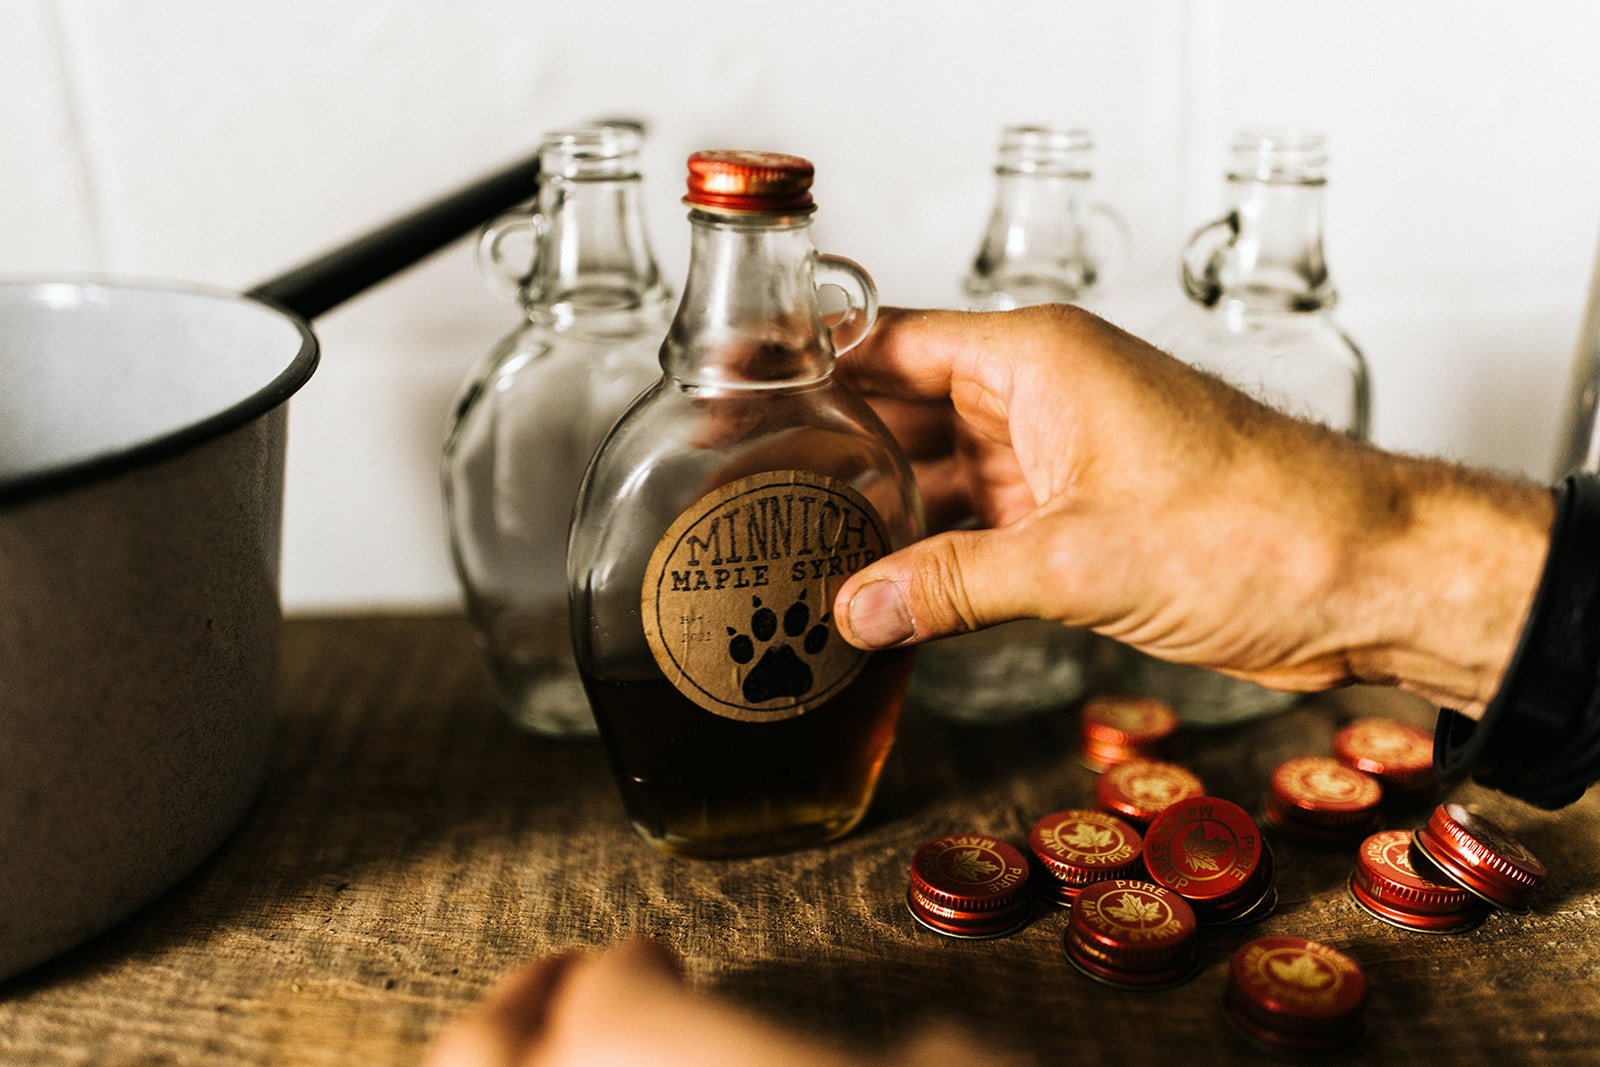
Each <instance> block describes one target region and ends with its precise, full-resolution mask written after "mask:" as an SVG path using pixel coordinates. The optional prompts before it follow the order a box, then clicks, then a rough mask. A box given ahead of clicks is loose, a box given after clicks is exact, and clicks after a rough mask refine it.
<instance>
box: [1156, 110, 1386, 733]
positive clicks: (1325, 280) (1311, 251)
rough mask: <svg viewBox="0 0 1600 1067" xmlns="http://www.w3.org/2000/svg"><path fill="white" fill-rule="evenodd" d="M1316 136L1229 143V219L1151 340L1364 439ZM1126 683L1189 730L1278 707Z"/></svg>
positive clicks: (1170, 680)
mask: <svg viewBox="0 0 1600 1067" xmlns="http://www.w3.org/2000/svg"><path fill="white" fill-rule="evenodd" d="M1327 169H1328V156H1327V150H1326V146H1325V144H1324V142H1323V138H1322V137H1321V136H1320V135H1317V134H1310V133H1300V132H1264V131H1246V132H1244V133H1241V134H1239V136H1238V137H1236V138H1235V139H1234V141H1233V145H1232V163H1231V165H1230V166H1229V168H1228V175H1227V191H1228V196H1229V201H1230V208H1229V211H1228V213H1227V214H1226V215H1224V216H1223V217H1222V218H1220V219H1218V220H1217V221H1215V222H1212V223H1210V224H1208V225H1206V226H1204V227H1202V228H1201V229H1200V230H1199V231H1198V232H1196V233H1195V235H1194V236H1193V237H1192V238H1190V240H1189V244H1188V246H1187V247H1186V248H1185V249H1184V253H1183V287H1184V292H1185V293H1186V294H1187V296H1188V298H1189V304H1188V305H1187V306H1186V307H1185V308H1184V310H1183V311H1181V312H1180V313H1179V314H1178V315H1177V316H1176V317H1175V318H1174V320H1173V321H1172V322H1170V323H1169V324H1168V325H1167V327H1166V329H1165V330H1164V331H1162V332H1161V333H1159V334H1158V335H1157V337H1156V340H1157V342H1158V343H1160V344H1162V346H1163V347H1164V348H1166V349H1167V350H1168V351H1169V352H1171V353H1172V354H1173V355H1175V356H1177V357H1178V358H1179V359H1182V360H1184V361H1186V362H1188V363H1190V364H1193V365H1194V366H1197V367H1201V368H1203V369H1205V370H1209V371H1211V372H1213V373H1215V374H1216V375H1217V376H1219V377H1221V378H1223V379H1224V380H1226V381H1228V382H1230V383H1231V384H1233V385H1235V386H1237V387H1239V388H1240V389H1243V390H1244V391H1245V392H1247V393H1250V394H1252V395H1254V396H1255V397H1257V398H1258V399H1260V400H1262V401H1263V402H1265V403H1267V404H1270V405H1272V406H1273V407H1276V408H1279V409H1280V410H1283V411H1286V412H1288V413H1290V414H1292V415H1296V416H1299V417H1302V418H1306V419H1311V420H1313V421H1316V422H1320V423H1323V424H1325V425H1327V426H1330V427H1332V428H1334V429H1336V430H1342V431H1344V432H1345V433H1348V434H1350V435H1352V436H1355V437H1362V438H1364V437H1366V435H1367V432H1368V419H1369V409H1370V405H1371V399H1370V385H1369V382H1368V378H1367V366H1366V361H1365V360H1364V359H1363V358H1362V356H1361V353H1360V351H1358V350H1357V348H1356V346H1355V345H1354V344H1353V343H1352V342H1351V340H1350V339H1349V338H1348V337H1346V336H1345V334H1344V332H1343V331H1342V330H1340V329H1339V327H1338V325H1337V324H1336V323H1335V322H1334V321H1333V314H1332V311H1333V306H1334V302H1335V299H1336V296H1337V293H1336V291H1335V289H1334V285H1333V280H1332V278H1331V277H1330V276H1329V274H1328V265H1327V262H1326V260H1325V259H1324V258H1323V253H1322V193H1323V188H1324V186H1325V185H1326V184H1327ZM1127 667H1128V671H1127V684H1128V686H1129V687H1130V688H1132V689H1134V690H1135V691H1137V692H1143V693H1148V694H1150V695H1152V696H1157V697H1160V698H1161V699H1163V700H1166V701H1168V702H1170V703H1171V704H1173V706H1174V707H1176V708H1177V709H1178V712H1179V714H1180V715H1181V716H1182V717H1183V719H1184V721H1186V722H1189V723H1192V724H1195V725H1222V724H1225V723H1229V722H1236V721H1240V720H1243V719H1247V718H1252V717H1255V716H1259V715H1264V714H1268V713H1270V712H1273V711H1277V710H1281V709H1282V708H1285V707H1287V706H1288V705H1289V704H1291V703H1293V702H1294V701H1295V699H1297V698H1296V695H1295V694H1293V693H1279V692H1276V691H1274V690H1270V689H1264V688H1262V687H1261V686H1257V685H1251V684H1250V683H1248V682H1241V681H1237V680H1235V679H1232V678H1226V677H1223V676H1222V675H1217V674H1211V673H1208V672H1205V671H1200V670H1197V669H1195V668H1192V667H1178V666H1174V665H1172V664H1167V663H1163V662H1161V661H1159V660H1154V659H1151V658H1149V657H1146V656H1140V655H1138V654H1135V653H1131V652H1130V653H1129V654H1128V657H1127Z"/></svg>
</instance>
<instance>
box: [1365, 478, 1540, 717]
mask: <svg viewBox="0 0 1600 1067" xmlns="http://www.w3.org/2000/svg"><path fill="white" fill-rule="evenodd" d="M1366 459H1367V461H1368V462H1369V463H1372V464H1374V465H1376V466H1378V467H1379V470H1377V471H1376V472H1375V476H1374V477H1373V483H1372V484H1373V485H1374V486H1375V487H1376V491H1375V493H1374V497H1373V503H1374V514H1372V515H1370V516H1368V517H1367V520H1366V522H1365V523H1364V525H1365V526H1366V529H1365V530H1362V531H1358V532H1357V537H1358V539H1359V540H1360V541H1361V542H1362V543H1361V544H1360V545H1359V548H1358V550H1357V551H1355V552H1352V553H1351V555H1350V559H1351V566H1350V574H1351V576H1352V582H1351V584H1350V596H1349V597H1348V598H1347V599H1346V601H1345V604H1346V608H1347V610H1348V612H1349V613H1350V614H1351V617H1352V618H1354V619H1355V620H1356V628H1357V632H1359V633H1360V634H1361V636H1360V637H1359V638H1357V639H1356V640H1355V641H1353V642H1352V647H1351V649H1350V665H1351V668H1352V672H1353V673H1354V674H1355V676H1356V677H1358V678H1359V679H1360V680H1362V681H1364V682H1371V683H1377V684H1393V685H1398V686H1400V687H1401V688H1404V689H1407V690H1410V691H1411V692H1414V693H1417V694H1419V695H1421V696H1423V697H1426V698H1427V699H1428V700H1430V701H1433V702H1435V703H1438V704H1440V705H1442V706H1445V707H1450V708H1455V709H1457V710H1459V711H1461V712H1462V713H1463V714H1464V715H1467V716H1468V717H1471V718H1477V717H1479V716H1480V715H1482V713H1483V709H1484V707H1485V705H1486V704H1487V703H1488V701H1489V699H1490V698H1491V697H1492V696H1493V695H1494V693H1495V691H1496V690H1497V689H1498V688H1499V685H1500V681H1501V678H1502V676H1503V675H1504V674H1505V671H1506V667H1507V665H1508V663H1509V662H1510V659H1511V654H1512V651H1513V649H1514V648H1515V646H1516V642H1517V637H1518V635H1519V634H1520V633H1521V631H1522V627H1523V625H1524V622H1525V621H1526V618H1527V614H1528V608H1529V605H1530V603H1531V601H1532V599H1533V594H1534V590H1535V588H1536V587H1537V586H1538V583H1539V576H1540V573H1541V570H1542V568H1543V566H1544V560H1545V556H1546V554H1547V551H1548V548H1549V544H1550V526H1551V519H1552V517H1553V515H1554V501H1553V498H1552V496H1551V493H1550V491H1549V490H1548V489H1546V488H1543V487H1540V486H1535V485H1531V484H1527V483H1523V482H1516V481H1511V480H1508V479H1503V478H1497V477H1495V476H1493V475H1488V474H1484V473H1481V472H1478V471H1472V470H1468V469H1465V468H1461V467H1457V466H1454V465H1451V464H1447V463H1442V462H1439V461H1435V460H1422V459H1409V458H1399V457H1391V456H1385V455H1382V454H1381V453H1378V454H1369V455H1368V457H1366Z"/></svg>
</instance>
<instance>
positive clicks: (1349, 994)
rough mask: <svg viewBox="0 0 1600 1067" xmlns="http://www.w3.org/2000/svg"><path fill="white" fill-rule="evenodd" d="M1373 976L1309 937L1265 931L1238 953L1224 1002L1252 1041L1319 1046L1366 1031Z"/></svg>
mask: <svg viewBox="0 0 1600 1067" xmlns="http://www.w3.org/2000/svg"><path fill="white" fill-rule="evenodd" d="M1366 1003H1367V979H1366V976H1365V975H1363V974H1362V973H1361V968H1360V967H1358V966H1356V962H1355V961H1354V960H1352V959H1351V958H1350V957H1349V956H1346V955H1345V954H1344V953H1342V952H1338V951H1336V950H1334V949H1331V948H1329V947H1328V946H1327V945H1324V944H1322V943H1320V942H1317V941H1307V940H1306V939H1305V938H1303V937H1263V938H1259V939H1257V940H1255V941H1251V942H1248V943H1247V944H1245V945H1243V946H1241V947H1240V948H1239V951H1237V952H1235V953H1234V954H1233V960H1232V962H1231V963H1230V964H1229V965H1228V986H1227V989H1226V990H1225V991H1224V993H1223V997H1222V1006H1223V1010H1224V1011H1225V1012H1226V1013H1227V1016H1228V1019H1229V1021H1231V1022H1232V1023H1233V1024H1234V1026H1236V1027H1238V1028H1239V1030H1240V1032H1241V1033H1243V1034H1244V1035H1245V1036H1246V1037H1247V1038H1250V1039H1251V1040H1252V1041H1255V1042H1258V1043H1259V1044H1262V1045H1265V1046H1267V1047H1268V1048H1273V1049H1291V1050H1293V1051H1296V1052H1316V1051H1323V1050H1327V1049H1335V1048H1340V1047H1343V1046H1345V1045H1348V1044H1350V1043H1351V1042H1353V1041H1355V1040H1357V1039H1358V1038H1360V1037H1361V1035H1362V1033H1363V1031H1364V1029H1365V1027H1364V1024H1363V1021H1362V1010H1363V1009H1364V1008H1365V1007H1366Z"/></svg>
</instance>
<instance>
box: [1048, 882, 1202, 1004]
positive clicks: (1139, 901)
mask: <svg viewBox="0 0 1600 1067" xmlns="http://www.w3.org/2000/svg"><path fill="white" fill-rule="evenodd" d="M1198 929H1199V925H1198V923H1197V921H1196V919H1195V913H1194V909H1193V908H1191V907H1190V906H1189V904H1188V903H1187V902H1186V901H1185V900H1184V899H1183V898H1182V897H1180V896H1178V894H1176V893H1174V892H1172V891H1171V890H1168V889H1163V888H1162V887H1160V886H1158V885H1152V884H1150V883H1149V882H1137V881H1129V880H1127V879H1120V878H1118V879H1112V880H1110V881H1105V882H1096V883H1095V884H1093V885H1091V886H1088V887H1086V888H1085V889H1084V890H1083V892H1081V893H1080V894H1078V899H1077V901H1076V902H1075V903H1074V904H1073V906H1072V917H1071V918H1070V919H1069V920H1068V921H1067V932H1066V935H1065V937H1064V939H1063V942H1062V945H1063V948H1064V950H1065V951H1066V954H1067V959H1068V960H1069V961H1071V963H1072V965H1073V966H1074V967H1076V968H1077V969H1078V970H1080V971H1082V972H1083V973H1084V974H1086V975H1088V976H1089V977H1090V978H1093V979H1095V980H1096V981H1098V982H1104V983H1105V984H1107V985H1113V986H1117V987H1119V988H1124V989H1160V988H1166V987H1168V986H1173V985H1177V984H1178V983H1180V982H1183V981H1186V980H1187V979H1188V978H1190V977H1191V976H1192V975H1193V974H1194V972H1195V970H1196V968H1197V967H1198V966H1199V953H1198V950H1197V948H1196V944H1195V934H1196V931H1197V930H1198Z"/></svg>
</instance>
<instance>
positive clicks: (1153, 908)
mask: <svg viewBox="0 0 1600 1067" xmlns="http://www.w3.org/2000/svg"><path fill="white" fill-rule="evenodd" d="M1106 914H1107V915H1109V916H1111V917H1112V918H1113V919H1116V920H1117V921H1119V922H1125V923H1127V924H1128V925H1130V926H1145V925H1148V924H1150V923H1153V922H1158V921H1160V919H1161V902H1160V901H1159V900H1152V899H1150V898H1148V897H1141V896H1140V895H1139V894H1138V893H1123V894H1122V895H1121V896H1119V897H1118V898H1117V902H1116V903H1115V904H1112V905H1111V906H1109V907H1108V908H1106Z"/></svg>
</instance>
